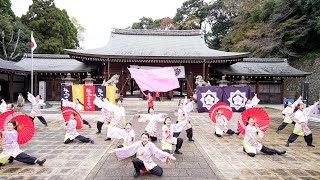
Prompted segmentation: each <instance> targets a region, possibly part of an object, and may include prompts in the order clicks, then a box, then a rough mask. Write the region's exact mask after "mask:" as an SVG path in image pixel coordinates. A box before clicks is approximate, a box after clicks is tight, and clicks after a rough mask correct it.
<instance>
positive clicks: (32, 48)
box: [31, 32, 37, 53]
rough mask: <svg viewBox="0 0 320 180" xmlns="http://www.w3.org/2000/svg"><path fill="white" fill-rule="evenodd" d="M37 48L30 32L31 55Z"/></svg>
mask: <svg viewBox="0 0 320 180" xmlns="http://www.w3.org/2000/svg"><path fill="white" fill-rule="evenodd" d="M36 48H37V43H36V41H35V40H34V38H33V32H31V53H33V51H34V50H35V49H36Z"/></svg>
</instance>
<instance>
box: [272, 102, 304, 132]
mask: <svg viewBox="0 0 320 180" xmlns="http://www.w3.org/2000/svg"><path fill="white" fill-rule="evenodd" d="M299 103H302V96H300V97H299V98H298V99H297V100H296V101H295V102H294V103H293V104H292V103H291V102H287V104H286V107H285V108H284V110H283V111H282V115H283V122H282V123H281V125H280V126H279V127H278V129H277V131H276V133H279V131H281V130H283V129H284V128H285V127H286V126H287V125H288V124H293V125H295V124H296V122H294V121H292V119H291V117H290V116H291V114H292V113H293V111H294V109H295V107H296V106H297V105H298V104H299Z"/></svg>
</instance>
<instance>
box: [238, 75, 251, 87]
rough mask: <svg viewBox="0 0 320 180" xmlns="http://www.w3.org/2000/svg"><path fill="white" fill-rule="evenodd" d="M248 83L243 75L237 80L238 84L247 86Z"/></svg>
mask: <svg viewBox="0 0 320 180" xmlns="http://www.w3.org/2000/svg"><path fill="white" fill-rule="evenodd" d="M248 84H250V82H249V81H247V80H246V79H245V77H244V76H241V80H240V81H237V85H238V86H247V85H248Z"/></svg>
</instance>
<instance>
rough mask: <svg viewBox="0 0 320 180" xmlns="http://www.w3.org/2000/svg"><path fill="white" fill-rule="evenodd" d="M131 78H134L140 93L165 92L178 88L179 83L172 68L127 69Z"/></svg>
mask: <svg viewBox="0 0 320 180" xmlns="http://www.w3.org/2000/svg"><path fill="white" fill-rule="evenodd" d="M128 69H129V71H130V73H131V77H133V78H134V80H135V81H136V83H137V84H138V86H139V87H140V89H141V90H142V91H145V90H149V91H152V92H155V91H159V92H167V91H171V90H173V89H176V88H179V87H180V85H179V81H178V78H177V77H176V75H175V72H174V69H173V68H172V67H165V68H159V69H150V70H145V69H136V68H128Z"/></svg>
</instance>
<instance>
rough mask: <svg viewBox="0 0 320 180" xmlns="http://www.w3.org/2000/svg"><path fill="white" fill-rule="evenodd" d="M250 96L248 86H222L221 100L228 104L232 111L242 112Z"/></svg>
mask: <svg viewBox="0 0 320 180" xmlns="http://www.w3.org/2000/svg"><path fill="white" fill-rule="evenodd" d="M249 98H250V86H244V87H236V86H226V87H223V102H225V103H227V104H230V107H231V108H232V111H233V112H242V111H244V110H245V105H246V102H247V100H248V99H249Z"/></svg>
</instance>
